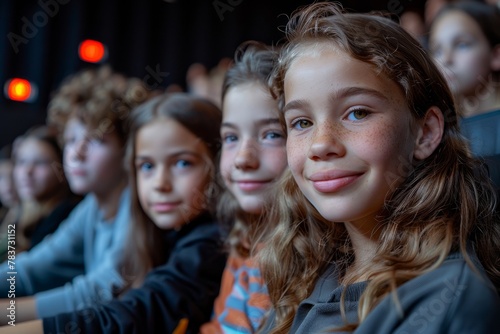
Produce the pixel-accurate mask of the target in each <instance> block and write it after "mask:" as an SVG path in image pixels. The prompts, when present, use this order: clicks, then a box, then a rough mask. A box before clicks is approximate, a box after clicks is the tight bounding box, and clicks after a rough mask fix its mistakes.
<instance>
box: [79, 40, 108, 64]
mask: <svg viewBox="0 0 500 334" xmlns="http://www.w3.org/2000/svg"><path fill="white" fill-rule="evenodd" d="M78 54H79V55H80V58H81V59H82V60H83V61H86V62H89V63H99V62H101V61H102V60H104V57H105V56H106V47H105V46H104V44H102V43H101V42H98V41H94V40H91V39H86V40H84V41H83V42H81V43H80V47H79V49H78Z"/></svg>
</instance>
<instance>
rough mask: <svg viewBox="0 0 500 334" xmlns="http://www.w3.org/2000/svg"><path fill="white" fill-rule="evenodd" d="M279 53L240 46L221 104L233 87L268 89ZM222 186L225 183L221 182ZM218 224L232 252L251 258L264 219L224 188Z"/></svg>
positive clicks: (264, 47)
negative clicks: (225, 233) (249, 211)
mask: <svg viewBox="0 0 500 334" xmlns="http://www.w3.org/2000/svg"><path fill="white" fill-rule="evenodd" d="M277 56H278V54H277V52H276V51H275V50H274V49H273V48H271V47H270V46H267V45H265V44H262V43H259V42H256V41H247V42H244V43H243V44H241V45H240V46H239V47H238V48H237V50H236V52H235V56H234V65H233V66H232V67H231V68H230V69H229V70H228V71H227V72H226V76H225V78H224V83H223V86H222V101H224V97H225V96H226V94H227V92H228V91H229V89H230V88H233V87H237V86H240V85H245V84H249V83H259V84H261V85H262V86H263V87H264V88H267V87H268V84H269V78H270V75H271V73H272V70H273V67H274V65H275V64H276V60H277ZM220 183H221V184H222V180H220ZM217 215H218V218H219V221H220V222H221V223H222V224H223V226H224V227H225V229H226V230H228V232H229V236H228V238H227V244H228V246H229V251H230V252H232V253H233V254H236V255H238V256H240V257H242V258H247V257H248V256H250V251H251V248H252V241H253V239H255V234H256V233H257V231H258V225H259V224H260V222H261V220H262V217H260V215H255V214H250V213H247V212H245V211H243V210H242V209H241V207H240V206H239V204H238V201H237V200H236V198H235V197H234V196H233V195H232V194H231V192H230V191H229V190H227V188H224V191H223V192H222V195H221V197H220V200H219V203H218V205H217Z"/></svg>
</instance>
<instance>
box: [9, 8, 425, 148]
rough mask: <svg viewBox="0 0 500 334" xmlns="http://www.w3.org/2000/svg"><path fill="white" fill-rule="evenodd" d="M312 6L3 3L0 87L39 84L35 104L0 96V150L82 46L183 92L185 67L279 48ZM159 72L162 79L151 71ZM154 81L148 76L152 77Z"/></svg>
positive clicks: (41, 112) (35, 116)
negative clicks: (251, 42)
mask: <svg viewBox="0 0 500 334" xmlns="http://www.w3.org/2000/svg"><path fill="white" fill-rule="evenodd" d="M311 2H312V1H299V0H289V1H265V0H145V1H139V0H22V1H19V0H0V36H1V38H2V39H1V41H0V84H1V85H2V89H3V85H4V83H5V81H6V80H8V79H9V78H12V77H23V78H26V79H28V80H30V81H33V82H35V83H36V84H37V86H38V88H39V94H38V98H37V99H36V100H35V101H33V102H31V103H23V102H14V101H10V100H8V99H6V98H5V96H4V94H3V92H2V94H1V96H0V146H3V145H4V144H6V143H8V142H11V141H12V140H13V139H14V138H15V137H16V136H17V135H19V134H21V133H23V132H24V131H26V130H27V129H28V128H29V127H31V126H32V125H35V124H40V123H43V122H44V120H45V117H46V111H45V109H46V106H47V103H48V101H49V98H50V94H51V92H53V91H54V90H55V89H56V88H57V87H58V85H59V84H60V82H61V81H62V79H63V78H64V77H66V76H67V75H70V74H72V73H74V72H76V71H78V70H80V69H82V68H84V67H88V66H95V65H91V64H89V63H85V62H83V61H81V60H80V59H79V57H78V54H77V49H78V45H79V43H80V42H81V41H82V40H84V39H87V38H90V39H97V40H99V41H101V42H103V43H104V44H105V45H106V46H107V47H108V58H107V61H106V63H109V64H110V65H111V67H112V68H113V69H114V70H116V71H119V72H121V73H123V74H126V75H128V76H135V77H138V78H140V79H145V80H147V79H149V80H150V81H149V84H150V85H152V84H156V83H158V84H159V86H161V87H167V85H169V84H171V83H177V84H180V85H181V86H183V87H185V84H186V83H185V74H186V70H187V68H188V66H189V65H190V64H192V63H194V62H200V63H203V64H204V65H206V66H207V67H208V68H211V67H213V66H215V65H216V64H217V62H218V61H219V60H220V59H221V58H222V57H232V56H233V53H234V50H235V49H236V47H237V46H238V45H239V44H240V43H241V42H243V41H245V40H248V39H255V40H260V41H263V42H266V43H272V44H276V43H278V41H279V40H280V39H281V38H282V37H283V33H282V32H281V31H280V27H283V26H284V25H285V23H286V21H287V18H286V15H285V14H290V13H291V12H292V11H293V10H294V9H296V8H297V7H299V6H301V5H305V4H308V3H311ZM421 3H423V1H416V0H413V1H412V0H372V1H362V0H357V1H354V0H353V1H343V4H344V7H346V8H349V9H351V10H352V11H358V12H367V11H370V10H386V11H392V12H393V13H396V14H398V13H400V12H401V11H402V10H403V9H407V8H410V7H418V8H421V7H422V5H421ZM155 71H157V72H158V71H159V72H161V75H160V76H157V77H158V78H159V80H157V82H154V81H153V80H151V72H155ZM148 75H150V77H148Z"/></svg>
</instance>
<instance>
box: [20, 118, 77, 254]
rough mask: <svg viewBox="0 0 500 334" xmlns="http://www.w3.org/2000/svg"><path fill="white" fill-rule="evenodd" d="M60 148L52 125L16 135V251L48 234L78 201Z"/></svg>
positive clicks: (32, 245) (31, 244) (34, 243)
mask: <svg viewBox="0 0 500 334" xmlns="http://www.w3.org/2000/svg"><path fill="white" fill-rule="evenodd" d="M62 160H63V157H62V149H61V147H60V146H59V143H58V136H57V132H56V131H55V129H53V128H50V127H46V126H38V127H35V128H32V129H30V130H28V131H27V132H26V134H24V135H23V136H22V137H20V138H18V139H17V148H16V154H15V157H14V181H15V185H16V189H17V193H18V195H19V197H20V199H21V202H22V204H21V217H19V220H18V221H17V223H16V254H18V253H20V252H21V251H23V250H25V249H26V250H30V249H31V248H33V247H34V246H36V245H37V244H38V243H40V242H41V241H42V240H43V238H45V237H46V236H47V235H49V234H52V233H53V232H54V231H55V230H56V229H57V228H58V227H59V224H60V223H61V222H62V221H63V220H64V219H66V217H67V216H68V215H69V213H70V212H71V210H73V208H74V207H75V206H76V204H78V199H77V197H76V196H74V195H73V194H72V193H71V190H70V189H69V185H68V181H67V180H66V177H65V176H64V173H63V172H62V162H63V161H62Z"/></svg>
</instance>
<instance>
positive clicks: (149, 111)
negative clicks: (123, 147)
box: [121, 93, 222, 292]
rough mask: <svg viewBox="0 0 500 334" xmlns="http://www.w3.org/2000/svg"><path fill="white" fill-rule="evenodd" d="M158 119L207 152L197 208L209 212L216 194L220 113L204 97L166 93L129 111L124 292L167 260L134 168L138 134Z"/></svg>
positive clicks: (163, 242) (215, 200)
mask: <svg viewBox="0 0 500 334" xmlns="http://www.w3.org/2000/svg"><path fill="white" fill-rule="evenodd" d="M161 118H167V119H172V120H175V121H176V122H178V123H180V124H181V125H182V126H184V127H185V128H186V129H187V130H189V131H190V132H191V133H193V134H194V135H195V136H197V137H198V138H200V139H201V140H202V141H203V142H204V143H205V145H206V146H207V148H208V151H209V153H210V157H209V158H210V159H209V160H207V161H206V166H207V173H206V177H207V180H208V181H207V186H206V188H205V194H204V195H205V196H204V197H203V198H204V199H205V201H204V202H203V203H197V205H199V206H200V207H199V209H202V211H212V208H214V207H215V203H216V202H217V196H218V194H219V189H218V187H217V184H216V182H214V181H213V180H214V176H215V166H216V159H217V156H218V152H219V148H220V136H219V130H220V125H221V121H222V113H221V111H220V109H219V108H218V107H217V106H215V105H214V104H213V103H211V102H209V101H208V100H206V99H204V98H200V97H195V96H192V95H190V94H186V93H170V94H163V95H160V96H157V97H154V98H152V99H150V100H149V101H147V102H146V103H144V104H141V105H140V106H138V107H137V108H136V109H134V110H133V111H132V114H131V115H130V119H129V140H128V142H127V153H126V161H127V164H128V169H129V178H130V188H131V201H132V203H131V219H132V224H131V227H130V231H129V240H128V243H127V247H126V250H125V254H124V257H123V262H122V268H121V273H122V276H123V277H124V279H125V281H126V286H125V289H127V288H130V287H131V286H134V287H135V286H138V285H140V284H141V283H142V281H143V280H144V277H145V276H146V274H147V273H148V271H149V270H151V269H152V268H154V267H156V266H158V265H161V264H163V263H165V261H166V260H167V258H166V257H167V254H166V251H165V250H166V247H165V246H166V245H165V240H164V238H163V235H164V232H163V231H162V230H161V229H160V228H159V227H158V226H156V224H155V223H154V222H153V221H152V220H151V218H149V216H148V215H147V214H146V213H145V212H144V210H143V208H142V206H141V204H140V202H139V198H138V189H137V177H136V172H137V171H136V167H135V140H136V137H137V133H138V131H139V130H140V129H141V128H142V127H143V126H144V125H146V124H149V123H151V122H154V121H155V120H158V119H161ZM212 213H213V212H212ZM121 292H124V291H121Z"/></svg>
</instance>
